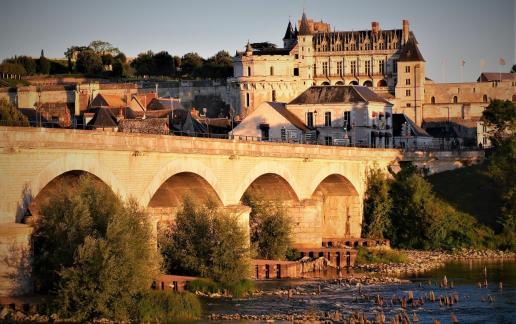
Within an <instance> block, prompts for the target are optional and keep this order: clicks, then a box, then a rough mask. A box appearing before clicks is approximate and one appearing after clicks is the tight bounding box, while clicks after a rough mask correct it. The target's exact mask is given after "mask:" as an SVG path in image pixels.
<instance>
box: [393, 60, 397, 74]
mask: <svg viewBox="0 0 516 324" xmlns="http://www.w3.org/2000/svg"><path fill="white" fill-rule="evenodd" d="M392 73H398V61H392Z"/></svg>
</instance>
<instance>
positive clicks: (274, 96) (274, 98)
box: [272, 90, 276, 101]
mask: <svg viewBox="0 0 516 324" xmlns="http://www.w3.org/2000/svg"><path fill="white" fill-rule="evenodd" d="M272 101H276V90H272Z"/></svg>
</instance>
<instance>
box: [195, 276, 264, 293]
mask: <svg viewBox="0 0 516 324" xmlns="http://www.w3.org/2000/svg"><path fill="white" fill-rule="evenodd" d="M186 289H188V291H190V292H193V293H195V292H197V291H198V292H202V293H203V294H214V293H222V292H223V291H224V290H227V291H228V292H229V293H230V294H231V296H233V297H236V298H240V297H244V296H247V295H250V294H251V293H253V292H254V290H255V288H254V282H253V281H252V280H248V279H244V280H240V281H237V282H233V283H228V284H222V283H220V282H215V281H213V280H211V279H205V278H201V279H196V280H193V281H190V282H189V283H188V285H187V287H186Z"/></svg>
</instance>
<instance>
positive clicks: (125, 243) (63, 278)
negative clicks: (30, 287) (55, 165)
mask: <svg viewBox="0 0 516 324" xmlns="http://www.w3.org/2000/svg"><path fill="white" fill-rule="evenodd" d="M58 185H59V184H58ZM61 185H62V184H61ZM32 248H33V251H34V253H33V260H32V269H33V278H34V280H35V283H36V285H37V287H39V288H40V291H43V292H47V293H50V294H51V295H52V296H54V297H55V299H54V300H55V302H56V307H57V310H58V311H59V313H60V314H61V315H62V316H65V317H71V318H73V319H75V320H78V321H86V320H92V319H95V318H99V317H106V318H109V319H113V320H118V321H120V320H128V319H130V317H131V313H132V311H133V310H134V309H135V308H136V307H137V303H138V301H139V296H140V295H142V294H143V293H144V292H146V291H147V290H148V289H149V287H150V286H151V283H152V280H153V278H155V277H154V276H155V275H156V273H157V270H158V268H159V265H160V262H159V258H158V257H157V253H156V251H155V248H154V247H153V244H152V242H151V229H150V225H149V223H148V221H147V217H146V215H145V213H144V212H143V211H142V210H141V209H140V208H139V207H138V206H137V204H136V203H135V202H134V201H129V202H127V203H122V202H121V201H120V199H119V198H118V197H117V196H115V195H114V194H113V193H112V192H111V190H110V189H109V188H107V187H106V186H105V185H103V184H101V183H99V181H98V180H96V179H95V178H93V177H91V176H83V177H81V178H80V180H79V181H78V183H77V185H76V186H73V187H72V188H70V187H69V184H67V187H66V188H65V187H64V186H63V187H61V190H60V191H59V192H58V193H57V194H56V195H55V196H53V197H52V198H51V199H50V201H49V202H48V203H47V204H45V205H44V206H43V207H42V208H41V215H40V217H39V219H38V220H37V222H36V224H35V228H34V233H33V236H32Z"/></svg>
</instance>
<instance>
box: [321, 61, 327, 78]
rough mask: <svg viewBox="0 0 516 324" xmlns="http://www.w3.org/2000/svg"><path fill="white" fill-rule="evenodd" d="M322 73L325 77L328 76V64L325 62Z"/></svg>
mask: <svg viewBox="0 0 516 324" xmlns="http://www.w3.org/2000/svg"><path fill="white" fill-rule="evenodd" d="M322 73H323V75H326V76H327V75H328V62H323V64H322Z"/></svg>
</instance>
